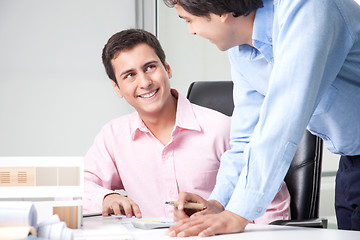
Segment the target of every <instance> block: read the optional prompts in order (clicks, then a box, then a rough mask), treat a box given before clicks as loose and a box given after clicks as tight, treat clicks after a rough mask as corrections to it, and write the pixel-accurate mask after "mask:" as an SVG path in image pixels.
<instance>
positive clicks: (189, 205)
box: [165, 201, 206, 210]
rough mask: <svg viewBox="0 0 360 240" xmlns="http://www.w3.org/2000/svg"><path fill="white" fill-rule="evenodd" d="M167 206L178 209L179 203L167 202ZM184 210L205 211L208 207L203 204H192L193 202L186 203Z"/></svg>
mask: <svg viewBox="0 0 360 240" xmlns="http://www.w3.org/2000/svg"><path fill="white" fill-rule="evenodd" d="M165 204H168V205H171V206H174V207H177V206H178V203H177V202H174V201H169V202H165ZM184 208H187V209H194V210H204V209H206V206H205V205H203V204H201V203H192V202H186V203H184Z"/></svg>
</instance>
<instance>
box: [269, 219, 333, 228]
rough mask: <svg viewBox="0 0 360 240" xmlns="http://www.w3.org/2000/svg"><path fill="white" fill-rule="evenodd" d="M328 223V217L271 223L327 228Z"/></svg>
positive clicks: (274, 223) (272, 223)
mask: <svg viewBox="0 0 360 240" xmlns="http://www.w3.org/2000/svg"><path fill="white" fill-rule="evenodd" d="M327 223H328V220H327V219H326V218H314V219H306V220H277V221H274V222H271V223H269V224H270V225H283V226H292V227H311V228H327Z"/></svg>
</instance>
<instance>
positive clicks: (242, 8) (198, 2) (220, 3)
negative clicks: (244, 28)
mask: <svg viewBox="0 0 360 240" xmlns="http://www.w3.org/2000/svg"><path fill="white" fill-rule="evenodd" d="M163 1H164V3H165V5H166V6H168V7H174V5H175V4H179V5H180V6H181V7H182V8H184V10H185V11H187V12H188V13H190V14H192V15H195V16H198V17H202V16H204V17H208V16H209V14H210V13H214V14H216V15H219V16H220V15H222V14H224V13H233V16H234V17H238V16H247V15H249V14H250V13H251V12H253V11H255V10H256V9H258V8H261V7H263V2H262V0H210V1H209V0H163Z"/></svg>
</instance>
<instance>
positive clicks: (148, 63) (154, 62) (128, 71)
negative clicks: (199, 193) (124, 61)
mask: <svg viewBox="0 0 360 240" xmlns="http://www.w3.org/2000/svg"><path fill="white" fill-rule="evenodd" d="M158 63H159V61H156V60H153V61H149V62H146V63H145V64H144V65H143V66H142V67H145V66H148V65H150V64H158ZM132 71H134V69H133V68H130V69H128V70H125V71H123V72H122V73H120V77H122V76H123V75H126V74H128V73H130V72H132Z"/></svg>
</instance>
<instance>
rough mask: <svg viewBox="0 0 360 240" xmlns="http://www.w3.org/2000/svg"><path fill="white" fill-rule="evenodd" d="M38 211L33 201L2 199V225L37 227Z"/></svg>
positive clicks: (0, 219) (0, 202)
mask: <svg viewBox="0 0 360 240" xmlns="http://www.w3.org/2000/svg"><path fill="white" fill-rule="evenodd" d="M36 224H37V213H36V209H35V206H34V204H33V203H32V202H27V201H0V226H2V227H15V226H16V227H27V226H33V227H35V228H36Z"/></svg>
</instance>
